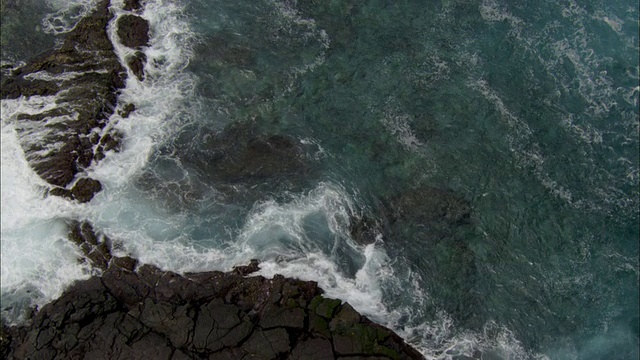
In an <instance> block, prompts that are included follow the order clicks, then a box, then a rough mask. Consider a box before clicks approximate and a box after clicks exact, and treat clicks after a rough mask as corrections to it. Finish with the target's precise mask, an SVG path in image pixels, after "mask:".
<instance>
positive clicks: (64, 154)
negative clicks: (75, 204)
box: [1, 0, 126, 201]
mask: <svg viewBox="0 0 640 360" xmlns="http://www.w3.org/2000/svg"><path fill="white" fill-rule="evenodd" d="M108 7H109V1H108V0H103V1H101V2H99V3H98V4H97V7H96V9H95V11H94V12H93V13H92V14H90V15H89V16H87V17H85V18H83V19H82V20H80V22H78V24H77V25H76V27H75V28H74V29H73V30H72V31H71V32H69V33H68V35H67V37H66V38H65V40H64V42H63V43H62V45H61V46H60V47H59V48H58V49H56V50H53V51H50V52H48V53H45V54H43V55H41V56H39V57H37V58H36V59H33V60H31V61H30V62H28V63H27V64H26V65H25V66H23V67H21V68H19V69H17V70H15V71H13V72H12V73H11V74H8V75H7V76H4V77H3V79H2V90H1V96H2V98H3V99H15V98H18V97H20V96H24V97H31V96H35V95H40V96H54V95H55V96H56V98H55V103H56V108H55V109H53V110H46V111H42V112H41V113H35V114H18V115H17V116H16V119H18V120H19V121H18V123H17V125H16V128H17V131H18V135H19V138H20V143H21V145H22V148H23V149H24V151H25V155H26V158H27V160H28V161H29V164H30V165H31V166H32V167H33V169H34V170H35V172H36V173H37V174H38V175H40V177H42V178H43V179H44V180H46V181H47V182H48V183H50V184H52V185H55V186H59V187H60V188H63V190H66V189H64V188H66V187H67V185H69V184H70V183H71V182H72V181H73V180H74V178H75V176H76V174H77V173H78V172H80V171H82V169H84V168H86V167H88V166H89V165H90V164H91V162H92V161H93V159H94V155H93V145H94V144H93V143H92V141H91V136H92V134H95V133H96V132H97V133H99V132H101V130H102V129H103V128H104V127H105V126H106V124H107V122H108V119H109V117H110V116H111V114H112V113H113V111H114V109H115V107H116V105H117V95H118V90H119V89H121V88H123V87H124V85H125V78H126V72H125V70H124V68H123V67H122V66H121V65H120V63H119V60H118V58H117V56H116V55H115V53H114V51H113V46H112V44H111V42H110V40H109V38H108V35H107V32H106V28H107V25H108V23H109V21H110V20H111V18H112V14H111V13H110V12H109V9H108ZM51 101H52V102H53V101H54V99H51ZM93 188H97V187H95V186H94V187H93ZM54 190H55V189H54ZM63 190H55V191H51V192H50V193H51V194H58V195H63V196H67V195H68V192H66V191H63ZM72 192H73V191H72ZM78 194H79V193H78ZM87 194H88V193H87ZM79 195H80V196H81V197H82V198H83V201H84V200H86V197H85V193H84V192H83V193H82V194H79Z"/></svg>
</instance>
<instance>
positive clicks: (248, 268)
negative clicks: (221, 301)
mask: <svg viewBox="0 0 640 360" xmlns="http://www.w3.org/2000/svg"><path fill="white" fill-rule="evenodd" d="M259 264H260V263H259V261H258V260H256V259H251V261H250V262H249V265H241V266H235V267H234V268H233V271H235V272H236V273H237V274H239V275H245V276H246V275H249V274H251V273H254V272H256V271H258V270H260V265H259Z"/></svg>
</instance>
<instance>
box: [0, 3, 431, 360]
mask: <svg viewBox="0 0 640 360" xmlns="http://www.w3.org/2000/svg"><path fill="white" fill-rule="evenodd" d="M109 7H110V2H109V0H103V1H100V2H99V3H98V4H97V7H96V9H95V11H94V12H93V13H92V14H90V15H89V16H87V17H85V18H83V19H82V20H81V21H80V22H79V23H78V24H77V25H76V27H75V28H74V29H73V30H72V31H71V32H69V33H68V35H67V37H66V39H65V41H64V42H63V43H62V44H61V46H60V47H59V48H57V49H55V50H53V51H50V52H48V53H45V54H43V55H41V56H39V57H37V58H36V59H34V60H32V61H30V62H29V63H27V64H26V65H25V66H23V67H21V68H18V69H16V70H13V71H12V72H11V73H9V74H5V75H4V76H3V79H2V91H1V97H2V99H18V98H22V99H29V98H33V97H35V96H55V103H56V106H55V107H54V108H43V109H41V110H42V111H40V112H35V113H33V112H25V113H22V114H18V115H17V116H16V118H15V121H16V130H17V133H18V137H19V140H20V143H21V146H22V148H23V150H24V152H25V155H26V158H27V160H28V161H29V164H30V165H31V167H32V168H33V169H34V171H35V172H36V173H37V174H38V175H39V176H40V177H41V178H42V179H44V180H45V181H46V182H47V183H48V184H50V186H51V187H50V189H49V191H48V194H49V195H56V196H62V197H65V198H68V199H69V200H72V201H78V202H88V201H90V200H91V199H92V198H93V196H94V195H95V193H97V192H99V191H101V189H102V185H101V184H100V182H99V181H97V180H95V179H91V178H89V177H88V176H87V175H86V173H85V169H87V168H88V167H90V166H91V165H92V164H93V163H94V162H96V161H100V160H101V159H103V158H104V157H105V153H106V152H108V151H118V149H119V147H120V141H121V134H118V133H117V132H116V131H114V130H113V124H112V123H111V121H113V120H112V116H113V115H114V113H115V111H116V109H118V108H121V109H122V110H123V111H122V112H121V113H120V114H119V116H120V118H121V119H125V118H126V117H127V113H129V112H131V111H134V110H135V107H133V106H132V105H131V104H128V105H125V106H119V104H118V95H119V93H120V90H121V89H122V88H124V86H125V82H126V79H127V70H126V69H125V67H123V65H122V64H121V63H120V60H119V59H118V56H117V55H116V53H115V51H114V47H113V44H112V43H111V40H110V39H109V36H108V34H107V26H108V24H109V23H110V22H112V20H113V14H112V12H111V11H110V9H109ZM124 10H125V11H128V12H129V13H128V14H125V15H123V16H120V17H119V19H118V21H117V22H116V26H117V31H116V33H117V35H118V37H119V38H120V41H121V43H122V44H123V45H125V46H128V47H130V48H132V49H133V50H135V55H133V56H132V57H130V58H128V59H125V62H126V63H127V64H126V65H127V66H128V67H129V69H130V71H131V74H132V75H134V76H135V77H137V78H138V79H139V80H143V79H144V64H145V62H146V58H145V56H144V53H143V52H142V48H143V47H144V46H146V45H147V44H148V41H149V34H148V32H149V24H148V22H147V21H146V20H144V19H143V18H142V17H140V16H138V15H137V14H138V13H139V11H140V10H141V4H140V2H139V1H137V0H127V1H125V6H124ZM120 105H122V104H120ZM290 148H293V145H291V144H290V143H289V140H287V139H283V138H278V137H269V138H266V139H258V140H256V141H253V142H251V143H250V146H249V147H248V149H249V150H246V151H245V152H246V153H247V154H249V155H251V156H249V155H246V154H245V152H240V153H239V154H240V155H239V156H240V157H241V158H243V156H244V157H247V158H249V159H253V158H255V156H253V155H252V154H253V153H251V151H254V152H258V153H259V154H263V153H264V149H267V150H269V151H267V155H265V156H267V157H268V158H269V159H271V158H273V159H275V160H273V161H274V166H275V162H278V161H276V160H279V159H281V158H287V157H286V156H284V155H283V154H285V153H287V151H290V150H289V149H290ZM273 149H275V150H273ZM282 149H283V150H282ZM243 151H244V150H243ZM291 151H293V150H291ZM273 154H275V155H273ZM258 159H259V160H260V159H262V158H260V157H258ZM262 160H264V159H262ZM262 160H261V161H262ZM263 162H264V161H263ZM290 163H291V167H292V168H297V167H299V164H298V163H297V162H295V161H293V160H292V161H290ZM225 164H227V163H225V162H224V161H222V165H225ZM222 165H221V166H222ZM256 169H258V170H260V169H262V167H258V168H256ZM232 170H233V171H235V172H236V173H238V174H240V175H246V174H249V175H251V176H258V177H259V176H263V175H264V174H263V173H258V170H254V169H253V168H252V167H251V166H249V167H248V168H242V169H235V168H233V169H232ZM233 171H231V172H233ZM265 171H266V170H262V172H265ZM245 173H246V174H245ZM226 180H228V181H233V180H234V178H230V179H226ZM69 229H70V232H69V239H70V240H71V241H72V242H74V243H75V244H76V245H77V246H78V247H79V249H80V250H81V251H82V253H83V259H82V261H87V262H89V263H90V264H91V266H92V267H93V268H94V269H95V271H96V272H97V273H99V275H95V276H92V277H91V278H89V279H88V280H83V281H77V282H75V283H74V284H73V285H72V286H70V287H69V288H68V289H67V290H66V291H65V292H64V293H63V295H62V296H61V297H60V298H58V299H57V300H54V301H53V302H51V303H49V304H47V305H45V306H44V307H42V308H41V309H37V310H34V314H33V315H32V316H31V317H30V318H29V319H27V320H26V322H25V323H24V324H21V325H17V326H7V325H6V324H4V321H3V326H2V334H1V335H0V352H1V354H2V357H3V358H5V359H76V358H91V359H120V358H126V359H205V358H208V359H244V358H253V359H285V358H286V359H333V358H340V359H365V358H366V359H422V358H423V357H422V355H421V354H420V353H419V352H417V351H416V350H415V349H413V348H411V347H410V346H408V345H407V344H406V343H405V342H404V341H403V340H402V339H401V338H400V337H399V336H398V335H397V334H395V333H394V332H393V331H391V330H389V329H386V328H384V327H382V326H380V325H377V324H375V323H373V322H371V321H370V320H369V319H367V318H366V317H364V316H362V315H360V314H359V313H357V312H356V311H355V310H354V309H353V308H352V307H351V306H350V305H349V304H347V303H342V302H341V301H340V300H335V299H328V298H325V297H323V296H322V289H320V288H319V287H318V286H317V283H315V282H311V281H307V282H305V281H301V280H296V279H290V278H285V277H283V276H275V277H274V278H273V279H267V278H264V277H262V276H253V275H252V273H254V272H256V271H257V270H259V264H258V262H257V261H252V262H251V263H250V264H249V265H246V266H240V267H236V268H235V269H234V270H232V271H230V272H217V271H215V272H202V273H187V274H183V275H180V274H177V273H173V272H170V271H163V270H162V269H159V268H158V267H155V266H152V265H147V264H144V265H142V264H139V263H138V261H137V260H136V259H134V258H131V257H117V256H114V255H113V254H112V252H111V241H110V240H109V239H108V238H106V237H105V236H102V235H100V234H99V233H96V232H95V231H94V229H93V227H92V225H91V224H90V223H88V222H85V221H72V222H70V223H69Z"/></svg>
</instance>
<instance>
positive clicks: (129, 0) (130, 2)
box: [123, 0, 142, 11]
mask: <svg viewBox="0 0 640 360" xmlns="http://www.w3.org/2000/svg"><path fill="white" fill-rule="evenodd" d="M123 9H124V10H126V11H134V10H140V9H142V4H140V0H125V1H124V7H123Z"/></svg>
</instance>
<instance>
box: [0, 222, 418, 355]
mask: <svg viewBox="0 0 640 360" xmlns="http://www.w3.org/2000/svg"><path fill="white" fill-rule="evenodd" d="M70 229H71V230H70V235H69V237H70V239H72V240H73V241H74V242H75V243H76V244H77V245H78V246H79V247H80V249H81V250H82V252H83V254H84V256H85V257H84V260H85V261H88V262H90V263H91V264H92V266H94V267H95V268H97V269H100V270H101V272H102V275H101V276H94V277H91V278H90V279H88V280H84V281H78V282H76V283H74V284H73V285H72V286H71V287H70V288H69V289H67V290H66V291H65V292H64V294H63V295H62V296H61V297H60V298H59V299H57V300H55V301H53V302H51V303H49V304H47V305H46V306H44V307H43V308H42V309H40V310H39V311H38V312H37V313H36V314H35V315H34V316H33V317H32V318H31V319H29V320H28V321H27V323H26V324H25V325H22V326H14V327H10V328H8V327H5V328H4V329H3V335H2V355H3V358H5V359H81V358H91V359H249V358H251V359H336V358H339V359H422V355H420V353H418V352H417V351H416V350H414V349H413V348H411V347H410V346H408V345H407V344H406V343H405V342H404V341H403V340H402V339H401V338H400V337H399V336H398V335H396V334H395V333H394V332H393V331H391V330H389V329H386V328H384V327H382V326H380V325H377V324H375V323H373V322H371V321H370V320H368V319H367V318H366V317H364V316H362V315H360V314H359V313H358V312H356V311H355V310H354V309H353V308H352V307H351V306H350V305H349V304H348V303H342V302H341V301H340V300H335V299H328V298H325V297H323V296H322V289H320V288H319V287H318V285H317V283H315V282H313V281H306V282H305V281H301V280H296V279H290V278H285V277H283V276H275V277H274V278H272V279H267V278H264V277H262V276H249V275H250V274H251V273H253V272H255V271H257V270H259V264H258V262H257V261H252V262H251V263H250V264H249V265H246V266H239V267H236V268H234V269H233V270H232V271H230V272H219V271H213V272H201V273H186V274H184V275H180V274H177V273H174V272H170V271H163V270H161V269H159V268H157V267H155V266H151V265H141V264H139V263H138V262H137V261H136V260H135V259H133V258H131V257H116V256H113V255H112V254H111V247H110V240H109V239H108V238H106V237H104V236H100V235H98V234H96V233H95V232H94V230H93V228H92V226H91V225H90V224H89V223H87V222H72V223H71V224H70Z"/></svg>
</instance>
